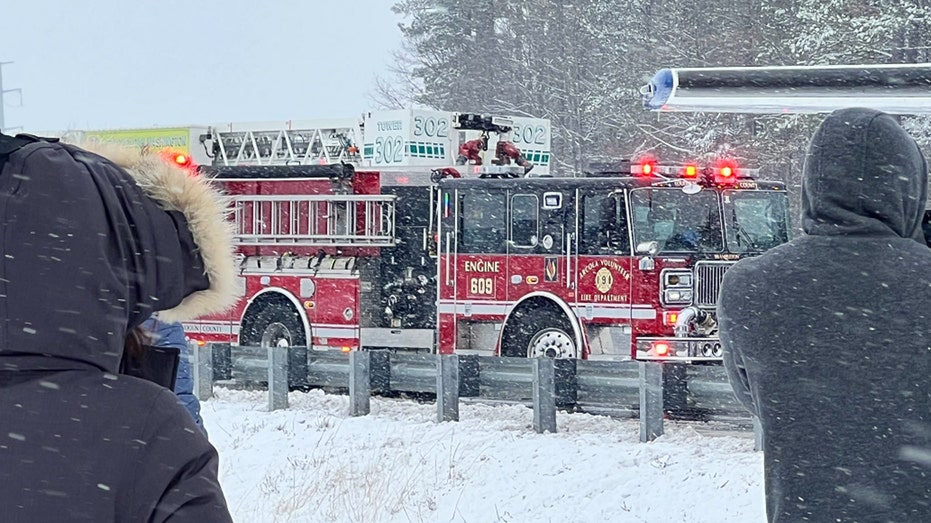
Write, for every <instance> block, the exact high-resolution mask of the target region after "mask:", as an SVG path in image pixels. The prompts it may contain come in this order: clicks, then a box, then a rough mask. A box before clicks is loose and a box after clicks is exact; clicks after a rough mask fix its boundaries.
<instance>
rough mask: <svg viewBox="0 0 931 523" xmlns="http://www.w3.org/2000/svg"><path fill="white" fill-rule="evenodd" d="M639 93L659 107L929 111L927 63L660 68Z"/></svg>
mask: <svg viewBox="0 0 931 523" xmlns="http://www.w3.org/2000/svg"><path fill="white" fill-rule="evenodd" d="M641 94H642V95H643V103H644V107H645V108H646V109H649V110H652V111H659V112H720V113H757V114H799V113H827V112H831V111H834V110H836V109H841V108H845V107H865V108H872V109H877V110H880V111H884V112H887V113H890V114H899V115H920V114H931V64H891V65H890V64H870V65H837V66H777V67H699V68H664V69H660V70H659V71H657V72H656V74H655V75H654V76H653V78H652V80H651V81H650V83H649V84H647V85H645V86H643V87H642V88H641Z"/></svg>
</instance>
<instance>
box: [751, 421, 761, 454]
mask: <svg viewBox="0 0 931 523" xmlns="http://www.w3.org/2000/svg"><path fill="white" fill-rule="evenodd" d="M753 450H758V451H759V450H763V424H762V423H761V422H760V418H758V417H756V416H753Z"/></svg>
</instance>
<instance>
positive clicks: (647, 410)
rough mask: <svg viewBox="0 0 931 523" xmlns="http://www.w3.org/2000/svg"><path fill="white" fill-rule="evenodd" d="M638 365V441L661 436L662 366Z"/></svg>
mask: <svg viewBox="0 0 931 523" xmlns="http://www.w3.org/2000/svg"><path fill="white" fill-rule="evenodd" d="M639 364H640V441H641V442H647V441H653V440H654V439H656V438H658V437H659V436H662V435H663V364H662V363H655V362H649V361H641V362H639Z"/></svg>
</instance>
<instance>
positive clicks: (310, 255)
mask: <svg viewBox="0 0 931 523" xmlns="http://www.w3.org/2000/svg"><path fill="white" fill-rule="evenodd" d="M199 141H200V142H201V143H202V144H203V148H204V150H205V151H206V152H207V154H208V156H209V161H207V162H204V163H203V164H201V165H200V166H199V168H198V172H199V173H200V174H201V175H204V176H207V177H210V178H211V179H212V180H213V182H214V183H217V184H218V185H219V186H220V187H221V188H222V189H223V190H224V191H225V192H226V193H227V194H228V195H229V196H230V198H231V205H232V210H231V219H232V220H233V222H234V229H235V234H236V238H235V240H236V242H237V255H238V257H239V266H240V269H241V278H240V284H241V291H242V297H241V299H240V300H239V302H238V303H237V304H236V305H235V306H234V307H233V308H232V309H231V310H230V311H229V312H228V313H225V314H222V315H217V316H211V317H205V318H200V319H198V320H196V321H190V322H186V323H185V324H184V328H185V331H186V332H187V334H188V337H189V338H190V339H191V340H194V341H198V342H201V343H204V342H222V343H230V344H232V345H239V346H270V345H277V346H287V347H290V348H291V349H292V350H290V351H289V354H290V357H289V360H290V362H291V365H290V366H289V367H290V369H291V370H290V372H291V375H290V377H289V379H290V382H291V384H292V385H301V383H302V380H303V379H304V378H305V377H306V362H307V351H308V350H341V351H351V350H357V349H360V348H366V349H375V348H387V349H397V350H400V349H404V350H419V351H429V352H432V351H434V350H435V346H436V318H437V316H436V314H437V311H436V292H437V286H436V267H437V243H436V242H437V227H438V224H437V217H438V214H437V212H436V204H437V202H438V201H439V200H438V197H437V188H436V185H437V183H436V182H437V181H438V180H440V179H441V178H443V177H446V176H472V177H474V176H475V175H474V174H473V171H474V170H475V169H479V170H482V172H483V173H484V172H499V173H503V172H507V173H513V174H511V175H512V176H525V175H526V174H528V172H529V173H530V174H531V175H534V176H546V175H548V173H549V161H550V158H549V154H550V153H549V150H550V128H549V121H548V120H545V119H537V118H521V117H488V116H482V115H474V114H462V113H451V112H441V111H429V110H417V109H414V110H401V111H384V112H377V113H369V114H366V115H364V116H363V118H361V119H346V120H331V121H290V122H283V123H277V122H270V123H252V124H223V125H216V126H211V127H209V128H207V129H206V131H205V132H204V133H203V134H202V135H201V136H200V137H199Z"/></svg>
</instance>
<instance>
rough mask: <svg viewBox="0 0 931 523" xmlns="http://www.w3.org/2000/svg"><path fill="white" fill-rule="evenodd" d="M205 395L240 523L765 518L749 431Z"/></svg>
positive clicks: (497, 410)
mask: <svg viewBox="0 0 931 523" xmlns="http://www.w3.org/2000/svg"><path fill="white" fill-rule="evenodd" d="M215 393H216V397H214V398H212V399H210V400H209V401H206V402H204V403H203V416H204V419H205V422H206V424H207V429H208V430H209V432H210V439H211V440H212V441H213V443H214V445H216V447H217V449H218V450H219V452H220V460H221V461H220V466H221V470H220V478H221V479H220V480H221V482H222V484H223V487H224V490H225V492H226V496H227V499H228V501H229V505H230V508H231V510H232V512H233V516H234V518H235V519H236V521H243V522H277V521H295V522H318V521H319V522H331V521H332V522H367V523H371V522H421V521H424V522H440V521H443V522H445V521H464V522H473V521H474V522H525V521H561V522H570V521H572V522H589V521H592V522H594V521H611V522H628V521H629V522H651V523H652V522H657V523H666V522H680V521H682V522H684V521H688V522H694V523H699V522H707V523H726V522H735V523H736V522H740V523H746V522H753V521H763V520H764V519H765V517H764V514H765V510H764V505H763V488H762V453H759V452H753V440H752V437H751V436H750V435H749V434H748V435H747V437H730V436H706V435H702V434H699V433H697V432H696V431H695V430H694V429H693V428H691V427H689V426H686V425H684V424H671V423H667V424H666V434H665V435H664V436H662V437H661V438H659V439H657V440H656V441H654V442H652V443H646V444H644V443H640V442H639V425H638V423H637V422H636V421H635V420H613V419H610V418H604V417H598V416H591V415H585V414H565V413H560V414H558V420H557V423H558V427H559V432H558V433H557V434H536V433H534V432H533V429H532V420H533V413H532V411H531V410H530V409H528V408H525V407H522V406H493V407H492V406H485V405H468V404H463V405H461V406H460V418H461V420H462V421H460V422H458V423H453V422H449V423H439V424H438V423H436V422H435V421H434V420H435V418H436V407H435V405H433V404H423V405H421V404H417V403H415V402H412V401H406V400H392V399H382V398H372V413H371V415H369V416H366V417H361V418H350V417H349V416H348V415H347V413H348V411H349V400H348V397H345V396H336V395H326V394H324V393H323V392H321V391H311V392H309V393H291V394H290V397H289V401H290V408H289V409H288V410H285V411H276V412H268V411H267V395H266V393H265V392H253V391H233V390H227V389H224V388H220V387H217V388H216V389H215Z"/></svg>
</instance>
